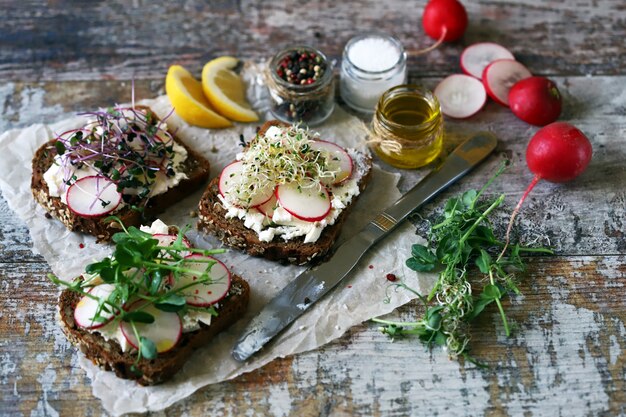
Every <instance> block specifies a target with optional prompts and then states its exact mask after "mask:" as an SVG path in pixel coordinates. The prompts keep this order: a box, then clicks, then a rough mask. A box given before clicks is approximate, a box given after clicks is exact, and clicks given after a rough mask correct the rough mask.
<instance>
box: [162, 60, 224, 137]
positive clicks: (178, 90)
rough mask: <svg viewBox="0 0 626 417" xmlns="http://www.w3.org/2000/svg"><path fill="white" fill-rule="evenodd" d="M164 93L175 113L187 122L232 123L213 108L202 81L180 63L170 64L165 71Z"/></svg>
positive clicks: (209, 125)
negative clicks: (205, 94) (204, 91)
mask: <svg viewBox="0 0 626 417" xmlns="http://www.w3.org/2000/svg"><path fill="white" fill-rule="evenodd" d="M165 93H166V94H167V96H168V97H169V99H170V101H171V102H172V106H174V111H176V114H178V115H179V116H180V118H181V119H183V120H184V121H186V122H187V123H189V124H192V125H194V126H200V127H207V128H219V127H229V126H232V125H233V124H232V123H231V121H230V120H228V119H226V118H225V117H223V116H221V115H219V114H218V113H216V112H215V111H214V110H213V108H212V107H211V104H209V101H208V100H207V98H206V97H205V96H204V93H203V92H202V83H201V82H200V81H198V80H196V79H195V78H194V77H193V75H191V73H190V72H189V71H187V70H186V69H185V68H183V67H181V66H180V65H172V66H171V67H170V69H169V70H168V71H167V76H166V77H165Z"/></svg>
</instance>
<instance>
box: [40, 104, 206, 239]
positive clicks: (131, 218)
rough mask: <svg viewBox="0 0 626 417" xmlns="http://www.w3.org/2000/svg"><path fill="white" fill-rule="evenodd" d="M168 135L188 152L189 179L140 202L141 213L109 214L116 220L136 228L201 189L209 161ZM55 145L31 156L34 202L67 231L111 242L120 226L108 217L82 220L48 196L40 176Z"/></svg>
mask: <svg viewBox="0 0 626 417" xmlns="http://www.w3.org/2000/svg"><path fill="white" fill-rule="evenodd" d="M136 108H138V109H145V110H146V111H151V110H150V109H149V108H148V107H145V106H136ZM153 115H154V112H153ZM155 117H156V116H155ZM170 134H171V135H172V137H173V138H174V140H175V141H176V142H177V143H178V144H179V145H181V146H183V147H184V148H185V149H186V150H187V159H186V160H185V161H184V163H183V171H184V172H185V174H187V177H188V178H187V179H184V180H182V181H181V182H180V183H178V185H177V186H176V187H173V188H170V189H168V190H167V191H166V192H164V193H162V194H159V195H156V196H154V197H151V198H146V199H144V200H141V201H140V202H139V203H138V204H137V205H139V206H143V207H145V208H144V210H143V211H142V212H139V211H136V210H132V209H131V208H130V207H129V206H124V207H122V208H121V209H119V210H117V211H115V212H113V213H110V214H114V215H116V216H117V217H119V218H120V219H121V220H122V222H123V223H124V225H125V226H137V227H139V225H140V224H142V223H146V222H148V221H149V220H152V219H153V217H154V216H155V215H156V214H158V213H160V212H162V211H163V210H165V209H166V208H168V207H169V206H171V205H173V204H175V203H177V202H178V201H180V200H182V199H183V198H185V197H187V196H188V195H189V194H190V193H192V192H193V191H195V190H197V189H199V188H200V187H202V186H203V185H204V184H205V183H206V181H207V180H208V178H209V161H207V160H206V159H205V158H204V157H202V156H201V155H200V154H198V153H197V152H194V151H193V150H192V149H190V148H189V147H188V146H187V145H185V143H183V142H182V141H181V140H180V139H179V138H178V137H176V136H175V135H174V134H173V133H172V132H170ZM55 142H56V140H55V139H53V140H51V141H49V142H47V143H45V144H44V145H42V146H41V147H40V148H39V149H38V150H37V152H35V155H34V156H33V176H32V179H31V191H32V193H33V197H34V198H35V201H37V202H38V203H39V204H40V205H41V206H42V207H43V208H44V209H45V210H46V211H47V212H48V213H49V214H50V215H51V216H52V217H54V218H56V219H58V220H60V221H61V222H62V223H63V224H64V225H65V226H66V227H67V228H68V229H70V230H72V231H77V232H83V233H87V234H90V235H93V236H95V237H96V238H97V240H98V242H107V241H110V240H111V237H112V235H113V234H115V233H116V232H119V231H120V229H119V225H117V224H116V223H115V222H113V223H110V222H104V219H105V218H106V217H108V216H109V215H110V214H106V215H103V216H98V217H82V216H79V215H77V214H75V213H74V212H72V211H71V210H70V209H69V207H68V206H67V204H64V203H63V202H62V201H61V198H59V197H52V196H51V195H50V192H49V190H48V184H46V182H45V181H44V179H43V174H44V173H45V172H46V171H47V170H48V168H50V166H52V163H53V161H54V157H55V156H56V155H57V151H56V148H55V147H54V143H55Z"/></svg>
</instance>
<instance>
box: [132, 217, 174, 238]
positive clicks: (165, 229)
mask: <svg viewBox="0 0 626 417" xmlns="http://www.w3.org/2000/svg"><path fill="white" fill-rule="evenodd" d="M169 229H170V227H169V226H168V225H166V224H165V223H163V221H162V220H161V219H156V220H155V221H153V222H152V224H151V225H150V226H141V227H139V230H141V231H142V232H146V233H150V234H151V235H166V234H168V233H169Z"/></svg>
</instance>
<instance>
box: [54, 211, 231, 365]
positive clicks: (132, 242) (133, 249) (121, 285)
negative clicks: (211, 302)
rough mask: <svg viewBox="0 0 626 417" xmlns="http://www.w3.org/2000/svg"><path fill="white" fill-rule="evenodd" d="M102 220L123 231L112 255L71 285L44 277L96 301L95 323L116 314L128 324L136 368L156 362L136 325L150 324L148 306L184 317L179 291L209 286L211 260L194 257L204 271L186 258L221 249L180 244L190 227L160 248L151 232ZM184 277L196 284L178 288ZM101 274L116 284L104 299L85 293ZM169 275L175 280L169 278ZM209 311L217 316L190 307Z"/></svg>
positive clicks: (153, 351) (116, 237)
mask: <svg viewBox="0 0 626 417" xmlns="http://www.w3.org/2000/svg"><path fill="white" fill-rule="evenodd" d="M105 221H115V222H117V223H118V224H119V225H120V227H121V228H122V232H119V233H116V234H115V235H113V242H114V243H115V249H114V251H113V255H112V256H110V257H106V258H104V259H103V260H101V261H98V262H94V263H91V264H89V265H87V266H86V268H85V272H86V274H85V276H84V277H83V278H80V279H77V280H75V281H73V282H68V281H63V280H61V279H59V278H58V277H56V276H55V275H53V274H48V278H49V279H50V280H51V281H52V282H53V283H54V284H56V285H61V286H64V287H67V288H68V289H69V290H71V291H74V292H77V293H79V294H81V295H83V296H85V297H89V298H91V299H93V300H95V301H98V308H97V309H96V313H95V316H94V318H93V321H94V322H98V323H105V322H107V321H109V320H110V319H109V317H110V313H113V314H114V318H113V320H114V321H120V320H121V321H125V322H128V323H130V325H131V327H132V329H133V331H134V332H135V336H136V339H137V340H138V341H139V349H138V352H137V357H136V360H135V363H134V365H133V366H134V369H135V370H137V368H136V365H137V364H138V362H139V360H140V359H141V358H142V357H145V358H147V359H154V357H156V347H155V345H154V343H153V342H152V341H151V340H149V339H146V338H145V337H143V336H140V335H139V333H138V331H137V329H136V326H135V324H136V323H152V322H153V321H154V316H152V315H151V314H150V313H148V312H146V311H143V310H144V309H145V308H146V307H147V306H149V305H154V306H155V307H156V308H157V309H159V310H162V311H167V312H178V313H179V314H184V313H185V312H186V311H187V310H189V309H192V308H190V307H189V306H187V304H186V299H185V297H184V294H183V292H184V291H185V290H186V289H188V288H189V287H192V286H196V285H201V284H210V283H211V282H212V280H211V276H210V272H211V267H212V266H213V265H214V264H215V261H213V260H210V259H203V258H194V260H193V262H194V264H196V263H199V262H202V263H206V269H205V270H204V271H202V272H201V271H198V270H195V269H188V268H186V267H185V257H186V256H187V255H189V254H190V253H199V254H202V255H205V256H206V255H214V254H218V253H223V252H225V250H223V249H212V250H210V249H197V248H189V247H187V246H186V245H185V244H184V243H183V240H184V233H185V231H187V230H188V229H189V226H187V227H186V228H184V229H182V230H180V231H179V232H178V236H177V238H176V240H175V241H174V242H173V243H172V244H171V245H170V246H160V245H159V241H158V240H157V239H155V238H154V237H153V236H152V235H151V234H150V233H146V232H143V231H141V230H139V229H138V228H136V227H133V226H131V227H128V228H126V227H125V226H124V225H123V223H122V221H121V220H120V219H119V218H117V217H115V216H111V217H109V218H107V219H105ZM184 274H193V275H195V276H197V280H195V281H192V282H190V283H188V284H186V285H180V286H177V285H175V283H176V282H177V281H178V280H179V278H180V277H181V276H182V275H184ZM95 276H99V277H100V279H101V280H102V281H103V282H104V283H107V284H112V285H114V286H115V289H114V290H113V292H112V293H111V294H110V295H109V296H108V297H106V298H104V297H102V298H100V297H97V296H95V295H93V294H91V293H90V292H89V290H90V288H91V286H92V285H93V283H92V282H91V278H93V277H95ZM170 277H173V281H172V280H170ZM139 300H141V301H142V302H141V303H140V304H139V305H138V307H136V308H133V310H132V311H126V309H124V306H128V305H130V304H133V303H134V302H135V301H139ZM199 309H200V310H202V311H208V312H209V313H210V314H213V315H216V314H217V313H216V311H215V309H214V308H213V307H208V308H193V310H199Z"/></svg>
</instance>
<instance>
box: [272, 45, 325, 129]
mask: <svg viewBox="0 0 626 417" xmlns="http://www.w3.org/2000/svg"><path fill="white" fill-rule="evenodd" d="M268 72H269V74H268V76H267V86H268V89H269V92H270V97H271V102H272V105H271V112H272V115H273V116H274V117H276V118H277V119H279V120H282V121H284V122H288V123H299V122H302V123H304V124H306V125H309V126H313V125H317V124H320V123H322V122H323V121H324V120H326V119H327V118H328V116H330V115H331V113H332V112H333V109H334V108H335V86H334V84H333V69H332V64H331V63H330V62H329V61H328V58H326V55H324V54H323V53H322V52H320V51H319V50H317V49H315V48H312V47H310V46H291V47H288V48H286V49H283V50H282V51H280V52H279V53H277V54H276V55H275V56H274V57H273V58H272V60H271V61H270V64H269V68H268Z"/></svg>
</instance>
